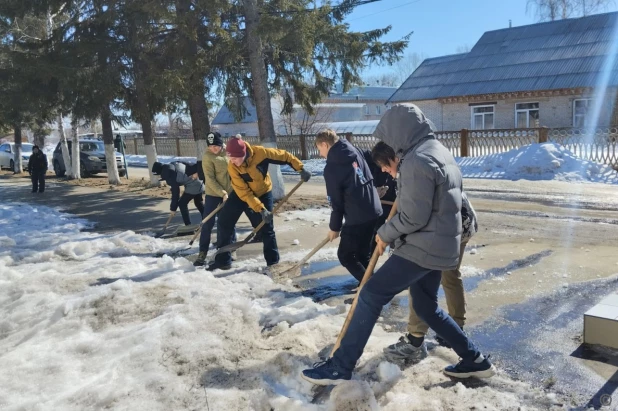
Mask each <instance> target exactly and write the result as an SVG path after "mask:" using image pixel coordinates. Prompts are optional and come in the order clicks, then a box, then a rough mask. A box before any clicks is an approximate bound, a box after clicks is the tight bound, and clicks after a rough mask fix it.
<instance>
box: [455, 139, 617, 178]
mask: <svg viewBox="0 0 618 411" xmlns="http://www.w3.org/2000/svg"><path fill="white" fill-rule="evenodd" d="M457 161H458V163H459V165H460V167H461V170H462V173H463V175H464V177H468V178H491V179H505V180H520V179H525V180H561V181H573V182H583V181H589V182H599V183H609V184H618V172H617V171H615V170H613V169H612V168H611V167H609V166H606V165H603V164H598V163H595V162H592V161H586V160H582V159H581V158H579V157H577V156H575V155H574V154H573V153H572V152H571V151H569V150H567V149H566V148H565V147H563V146H561V145H559V144H555V143H543V144H530V145H528V146H525V147H521V148H518V149H514V150H510V151H507V152H505V153H500V154H490V155H486V156H482V157H470V158H458V159H457Z"/></svg>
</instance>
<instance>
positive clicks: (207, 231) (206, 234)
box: [200, 195, 223, 251]
mask: <svg viewBox="0 0 618 411" xmlns="http://www.w3.org/2000/svg"><path fill="white" fill-rule="evenodd" d="M222 201H223V198H221V197H215V196H209V195H207V196H206V198H205V200H204V214H203V215H202V219H204V218H206V216H207V215H208V214H210V213H212V212H213V211H214V210H215V209H216V208H217V207H219V204H221V202H222ZM220 213H221V210H219V212H218V213H217V214H215V215H214V216H212V217H211V218H210V220H208V221H206V223H204V225H203V226H202V232H201V233H200V251H208V247H209V246H210V236H211V234H212V228H213V227H214V226H215V220H216V219H217V216H218V215H219V214H220Z"/></svg>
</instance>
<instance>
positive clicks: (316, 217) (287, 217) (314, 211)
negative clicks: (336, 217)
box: [281, 208, 331, 225]
mask: <svg viewBox="0 0 618 411" xmlns="http://www.w3.org/2000/svg"><path fill="white" fill-rule="evenodd" d="M330 213H331V210H330V208H308V209H306V210H294V211H286V212H283V213H281V216H282V217H283V221H284V222H285V221H291V220H300V221H308V222H310V223H313V224H314V225H317V224H320V223H325V222H327V221H330Z"/></svg>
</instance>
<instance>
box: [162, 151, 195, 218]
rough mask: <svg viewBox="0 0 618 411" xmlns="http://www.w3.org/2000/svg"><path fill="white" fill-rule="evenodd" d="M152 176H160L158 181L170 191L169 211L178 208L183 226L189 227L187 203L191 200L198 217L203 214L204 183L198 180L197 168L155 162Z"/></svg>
mask: <svg viewBox="0 0 618 411" xmlns="http://www.w3.org/2000/svg"><path fill="white" fill-rule="evenodd" d="M152 174H154V175H160V176H161V179H160V181H165V182H166V183H167V185H168V186H169V187H170V190H171V191H172V202H171V204H170V211H176V210H178V209H179V208H180V214H182V220H183V222H184V223H185V225H191V216H190V215H189V207H188V205H189V202H190V201H191V200H193V203H194V204H195V207H197V209H198V210H199V212H200V216H201V215H203V214H204V199H203V198H202V195H203V194H204V183H203V182H202V180H199V179H198V176H197V166H196V165H193V166H192V165H186V164H184V163H180V162H177V163H171V164H162V163H159V162H155V163H154V164H153V165H152ZM180 186H183V187H184V192H183V193H182V196H181V195H180Z"/></svg>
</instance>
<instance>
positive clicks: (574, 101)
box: [573, 98, 592, 127]
mask: <svg viewBox="0 0 618 411" xmlns="http://www.w3.org/2000/svg"><path fill="white" fill-rule="evenodd" d="M578 101H587V102H588V104H587V105H586V107H587V108H588V110H590V106H591V103H592V98H576V99H575V100H573V127H580V126H576V125H575V117H576V113H575V103H576V102H578ZM588 114H590V113H589V112H587V113H586V114H585V115H583V117H584V125H583V126H581V127H587V126H588V121H587V116H588ZM579 116H582V115H581V114H579Z"/></svg>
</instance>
